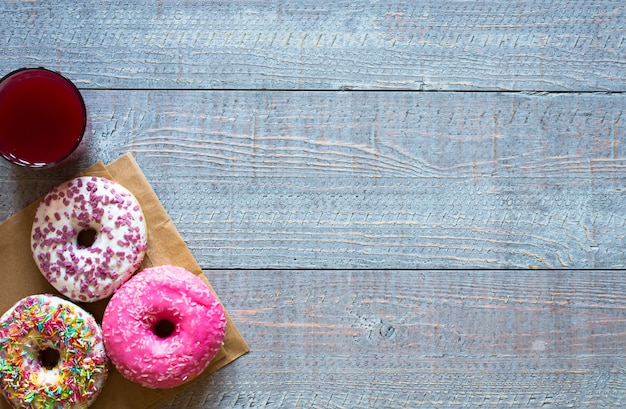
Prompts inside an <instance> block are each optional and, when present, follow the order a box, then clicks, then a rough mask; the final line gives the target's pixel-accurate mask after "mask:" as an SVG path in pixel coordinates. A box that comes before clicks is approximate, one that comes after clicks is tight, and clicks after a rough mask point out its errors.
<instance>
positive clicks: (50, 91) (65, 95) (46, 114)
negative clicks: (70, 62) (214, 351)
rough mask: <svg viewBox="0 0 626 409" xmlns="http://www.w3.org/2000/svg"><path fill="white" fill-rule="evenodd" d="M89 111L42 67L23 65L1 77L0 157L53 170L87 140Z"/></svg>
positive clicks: (58, 76) (76, 94) (65, 84)
mask: <svg viewBox="0 0 626 409" xmlns="http://www.w3.org/2000/svg"><path fill="white" fill-rule="evenodd" d="M86 130H87V109H86V107H85V102H84V100H83V97H82V95H81V94H80V91H79V90H78V88H76V86H75V85H74V84H73V83H72V82H71V81H70V80H68V79H67V78H65V77H64V76H62V75H61V74H59V73H57V72H54V71H51V70H48V69H46V68H22V69H19V70H16V71H13V72H11V73H9V74H7V75H6V76H5V77H3V78H2V79H0V155H1V156H2V157H4V158H5V159H7V160H8V161H9V162H12V163H14V164H16V165H19V166H23V167H28V168H39V169H44V168H53V167H57V166H60V165H63V164H65V163H67V162H69V161H71V160H72V159H74V158H75V157H77V156H78V155H79V154H80V152H81V151H82V150H83V149H82V148H83V147H84V145H85V144H86V141H85V140H86V135H87V132H86Z"/></svg>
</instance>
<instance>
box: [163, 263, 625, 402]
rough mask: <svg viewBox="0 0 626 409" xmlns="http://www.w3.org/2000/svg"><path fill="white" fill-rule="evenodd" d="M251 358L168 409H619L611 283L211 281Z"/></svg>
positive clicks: (314, 278)
mask: <svg viewBox="0 0 626 409" xmlns="http://www.w3.org/2000/svg"><path fill="white" fill-rule="evenodd" d="M205 273H206V274H207V276H208V277H209V280H210V281H211V283H212V285H213V286H214V288H215V289H216V291H217V292H218V293H219V294H220V297H221V298H222V300H223V302H224V303H225V304H226V307H227V308H228V309H229V311H230V313H231V315H232V317H233V319H234V320H235V321H236V322H237V323H238V326H239V328H240V330H241V331H242V333H243V335H244V336H245V337H246V339H247V340H248V342H249V343H250V346H251V349H252V352H251V353H250V354H248V355H246V356H244V357H242V358H241V359H239V360H237V361H235V362H234V363H232V364H231V366H229V367H227V368H225V369H223V370H221V371H219V372H217V373H216V374H214V375H212V376H211V377H209V378H208V379H206V380H204V381H202V382H201V383H200V384H198V385H196V386H194V387H192V388H191V389H190V390H189V391H188V392H186V393H183V394H181V395H179V396H177V397H176V398H174V399H172V400H171V401H169V402H167V403H165V404H164V405H162V406H161V408H162V409H165V408H179V407H194V408H207V409H208V408H244V407H252V406H254V407H261V408H296V407H306V408H373V407H376V408H407V407H410V408H416V407H442V408H456V407H462V408H470V407H471V408H474V407H483V406H488V407H492V406H493V407H513V408H536V407H559V408H566V407H576V408H615V407H621V406H622V405H623V403H624V400H625V399H626V379H625V372H624V369H623V368H624V364H625V363H626V356H625V355H624V349H625V347H626V339H625V338H624V332H625V331H626V320H625V319H624V315H623V310H624V308H625V307H626V284H625V283H626V280H625V278H626V277H625V276H624V272H616V271H546V270H539V271H523V272H522V271H302V270H298V271H258V270H253V271H250V270H243V271H205Z"/></svg>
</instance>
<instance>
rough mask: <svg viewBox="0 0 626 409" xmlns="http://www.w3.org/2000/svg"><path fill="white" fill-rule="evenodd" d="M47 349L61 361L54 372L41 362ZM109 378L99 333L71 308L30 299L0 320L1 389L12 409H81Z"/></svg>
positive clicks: (52, 300) (46, 298)
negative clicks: (55, 351)
mask: <svg viewBox="0 0 626 409" xmlns="http://www.w3.org/2000/svg"><path fill="white" fill-rule="evenodd" d="M48 348H52V349H55V350H57V351H58V352H59V356H60V357H59V360H58V362H57V364H56V365H55V366H53V367H52V368H47V367H45V366H44V365H43V364H42V362H41V361H40V358H39V354H40V352H41V351H42V350H45V349H48ZM107 373H108V358H107V355H106V353H105V349H104V344H103V339H102V332H101V330H100V327H99V326H98V324H97V323H96V321H95V319H94V318H93V317H92V316H91V315H89V313H87V312H86V311H84V310H83V309H81V308H80V307H78V306H76V305H74V304H72V303H71V302H69V301H65V300H62V299H61V298H58V297H55V296H51V295H33V296H29V297H26V298H24V299H22V300H21V301H19V302H18V303H17V304H15V305H14V306H13V307H12V308H11V309H10V310H9V311H7V312H6V313H5V314H4V315H3V316H2V318H0V387H1V388H2V392H3V394H4V396H5V397H6V399H7V400H8V401H9V402H10V403H11V405H13V406H14V407H20V408H22V407H25V408H52V407H54V408H62V409H65V408H72V409H78V408H85V407H87V406H89V405H90V404H91V403H92V402H93V401H94V400H95V399H96V397H97V396H98V395H99V393H100V390H101V388H102V386H103V385H104V382H105V380H106V377H107Z"/></svg>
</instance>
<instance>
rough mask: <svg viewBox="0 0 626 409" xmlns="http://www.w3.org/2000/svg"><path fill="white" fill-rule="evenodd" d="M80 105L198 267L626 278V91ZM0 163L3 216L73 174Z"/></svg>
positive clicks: (104, 94) (111, 98)
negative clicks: (566, 271)
mask: <svg viewBox="0 0 626 409" xmlns="http://www.w3.org/2000/svg"><path fill="white" fill-rule="evenodd" d="M85 96H86V99H87V101H88V105H89V107H90V111H91V112H92V121H93V130H94V137H93V141H92V145H93V146H92V149H91V151H90V152H89V155H87V156H86V157H85V158H84V159H83V161H84V162H86V163H90V162H91V161H92V160H95V159H96V158H98V159H102V160H104V161H105V162H108V161H111V160H113V159H115V158H116V157H117V156H119V155H121V154H123V153H125V152H126V151H132V152H134V154H135V155H136V158H137V160H138V162H139V164H140V166H141V167H142V169H143V171H144V172H145V173H146V175H147V177H148V179H149V180H150V183H151V184H152V186H153V187H154V189H155V190H156V192H157V194H158V195H159V198H160V199H161V201H162V202H163V204H164V206H165V207H166V209H167V210H168V212H169V214H170V216H171V217H172V219H173V220H174V222H175V223H176V226H177V227H178V229H179V230H180V232H181V234H182V235H183V237H184V238H185V240H186V241H187V243H188V245H189V246H190V248H191V249H192V251H193V252H194V255H195V256H196V258H197V259H198V261H199V263H200V265H201V266H203V267H204V268H268V267H271V268H472V267H474V268H505V267H506V268H537V267H539V268H541V267H549V268H624V266H625V264H624V257H623V248H625V247H626V236H625V234H624V228H625V227H624V226H625V223H626V214H625V213H624V211H623V209H624V206H625V203H624V185H625V181H626V179H625V176H624V167H625V166H626V155H625V152H624V149H625V148H626V125H625V122H624V116H623V115H622V113H623V109H624V107H625V106H626V103H625V102H626V100H625V97H624V96H623V95H587V94H580V95H579V94H565V95H549V96H546V95H539V96H537V95H525V94H518V93H454V97H451V96H450V95H449V94H447V93H411V92H407V93H397V92H382V93H381V92H375V93H371V92H344V93H334V92H310V93H304V92H269V93H268V92H234V93H233V92H200V91H197V92H184V91H180V92H172V91H89V92H85ZM79 165H80V164H78V165H77V166H79ZM0 166H3V168H4V169H6V170H7V171H9V170H11V171H13V172H18V174H19V178H18V179H9V180H3V181H2V182H1V183H0V189H1V190H0V195H2V196H3V197H5V196H8V197H11V198H12V199H13V200H14V201H13V204H12V206H13V207H9V208H8V209H2V210H3V212H2V213H1V214H2V215H3V218H6V217H8V216H9V214H10V212H11V211H13V212H14V211H17V210H18V209H19V208H21V207H22V206H23V205H25V204H27V203H28V202H26V201H25V200H24V199H25V198H28V199H32V200H34V198H36V197H37V196H38V195H41V194H43V193H44V192H45V191H46V190H47V189H48V188H49V187H50V186H52V184H53V183H54V181H56V180H57V179H58V180H59V181H60V180H63V179H64V178H67V177H68V176H69V175H71V173H70V172H74V171H75V170H74V169H72V168H70V169H66V170H64V171H63V172H64V173H51V174H50V175H51V176H50V177H49V179H47V180H46V179H42V178H40V175H36V176H35V175H32V173H28V172H26V171H23V172H21V171H19V170H14V169H12V168H11V167H10V166H9V165H8V164H2V165H0ZM15 190H17V191H18V195H11V194H10V193H11V192H13V191H15ZM10 204H11V201H10V200H3V205H4V206H9V205H10Z"/></svg>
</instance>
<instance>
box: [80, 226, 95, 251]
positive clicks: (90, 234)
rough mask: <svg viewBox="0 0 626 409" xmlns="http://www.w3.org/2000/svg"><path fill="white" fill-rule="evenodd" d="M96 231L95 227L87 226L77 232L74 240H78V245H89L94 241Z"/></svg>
mask: <svg viewBox="0 0 626 409" xmlns="http://www.w3.org/2000/svg"><path fill="white" fill-rule="evenodd" d="M97 234H98V232H96V230H95V229H92V228H89V229H85V230H81V231H80V232H78V236H77V237H76V241H77V242H78V247H91V246H93V243H95V241H96V235H97Z"/></svg>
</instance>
